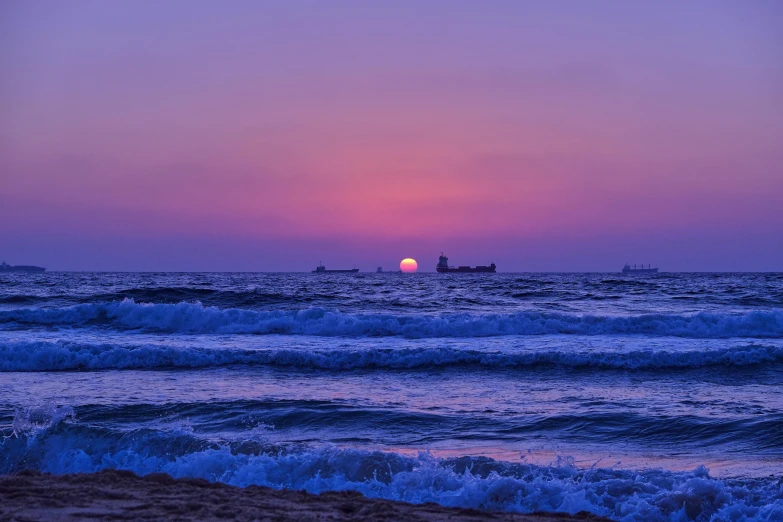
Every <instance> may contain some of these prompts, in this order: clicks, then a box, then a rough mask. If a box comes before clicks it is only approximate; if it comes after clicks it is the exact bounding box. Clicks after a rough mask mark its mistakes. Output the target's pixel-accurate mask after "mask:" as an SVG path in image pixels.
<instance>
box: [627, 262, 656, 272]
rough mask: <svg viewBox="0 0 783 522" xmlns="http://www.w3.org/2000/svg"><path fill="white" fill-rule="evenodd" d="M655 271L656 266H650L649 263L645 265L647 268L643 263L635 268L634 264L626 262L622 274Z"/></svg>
mask: <svg viewBox="0 0 783 522" xmlns="http://www.w3.org/2000/svg"><path fill="white" fill-rule="evenodd" d="M657 272H658V268H657V267H656V268H652V267H651V265H647V268H645V267H644V265H639V267H638V268H637V266H636V265H633V266H631V265H629V264H628V263H626V264H625V266H624V267H623V274H655V273H657Z"/></svg>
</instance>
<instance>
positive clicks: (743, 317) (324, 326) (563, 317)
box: [0, 299, 783, 338]
mask: <svg viewBox="0 0 783 522" xmlns="http://www.w3.org/2000/svg"><path fill="white" fill-rule="evenodd" d="M0 324H5V325H10V326H14V325H16V326H19V327H27V326H30V325H42V326H67V327H83V326H96V325H100V326H106V327H112V328H118V329H126V330H127V329H131V330H132V329H137V330H146V331H158V332H173V333H236V334H242V333H244V334H261V335H263V334H288V335H318V336H346V337H357V336H402V337H408V338H432V337H490V336H502V335H541V334H579V335H601V334H630V335H648V336H677V337H691V338H730V337H755V338H780V337H783V310H772V311H753V312H748V313H741V314H726V313H707V312H701V313H697V314H692V315H666V314H648V315H637V316H600V315H570V314H559V313H540V312H517V313H510V314H443V315H423V314H418V315H392V314H347V313H341V312H339V311H336V310H326V309H323V308H309V309H305V310H299V311H283V310H273V311H253V310H243V309H220V308H217V307H205V306H203V305H202V304H200V303H186V302H181V303H178V304H141V303H136V302H135V301H133V300H131V299H125V300H123V301H118V302H111V303H97V304H82V305H75V306H70V307H65V308H54V309H32V308H28V309H16V310H4V311H0Z"/></svg>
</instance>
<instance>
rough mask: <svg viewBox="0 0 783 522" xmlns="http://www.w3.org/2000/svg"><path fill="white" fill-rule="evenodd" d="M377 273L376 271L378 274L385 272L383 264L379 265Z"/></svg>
mask: <svg viewBox="0 0 783 522" xmlns="http://www.w3.org/2000/svg"><path fill="white" fill-rule="evenodd" d="M375 273H376V274H381V273H383V267H382V266H379V267H378V269H377V270H376V271H375Z"/></svg>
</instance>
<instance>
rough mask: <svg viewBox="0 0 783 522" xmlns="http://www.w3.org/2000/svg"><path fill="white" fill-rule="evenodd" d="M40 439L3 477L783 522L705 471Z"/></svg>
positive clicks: (16, 453) (762, 483)
mask: <svg viewBox="0 0 783 522" xmlns="http://www.w3.org/2000/svg"><path fill="white" fill-rule="evenodd" d="M19 415H24V414H19ZM36 430H37V431H36V435H35V436H34V437H30V436H27V435H26V434H24V433H22V434H20V436H19V437H18V438H7V439H5V440H3V441H2V442H0V449H2V452H0V453H1V454H2V457H1V458H0V472H4V473H8V472H12V471H16V470H18V469H21V468H34V469H38V470H40V471H44V472H49V473H55V474H62V473H85V472H95V471H99V470H101V469H106V468H118V469H127V470H131V471H134V472H136V473H139V474H148V473H152V472H165V473H168V474H170V475H172V476H174V477H200V478H204V479H207V480H210V481H220V482H225V483H228V484H232V485H236V486H248V485H252V484H257V485H264V486H271V487H274V488H291V489H304V490H307V491H310V492H313V493H320V492H323V491H328V490H356V491H360V492H362V493H363V494H365V495H367V496H370V497H377V498H387V499H393V500H402V501H407V502H416V503H420V502H437V503H439V504H442V505H445V506H453V507H470V508H478V509H488V510H500V511H513V512H523V513H524V512H532V511H564V512H569V513H576V512H579V511H589V512H591V513H595V514H599V515H604V516H607V517H610V518H612V519H615V520H622V521H649V520H652V521H655V520H662V521H682V520H747V521H770V520H781V519H782V518H783V486H781V484H780V483H779V482H778V481H776V479H774V478H767V479H750V478H747V479H717V478H714V477H711V476H710V475H709V472H708V471H707V469H705V468H703V467H700V468H697V469H695V470H694V471H692V472H671V471H664V470H639V471H629V470H618V469H602V468H598V467H594V468H591V469H580V468H577V467H575V466H573V464H572V463H571V461H570V460H569V459H562V460H561V461H560V462H559V464H558V465H554V466H536V465H530V464H520V463H517V464H512V463H505V462H497V461H493V460H491V459H486V458H470V457H462V458H456V459H454V458H453V459H440V458H436V457H434V456H432V455H430V454H427V453H421V454H419V455H418V457H410V456H404V455H400V454H396V453H390V452H380V451H363V450H358V449H340V448H335V447H306V448H299V449H293V450H282V449H280V448H277V449H270V450H266V451H260V452H254V453H241V452H238V451H235V450H232V449H231V448H230V447H228V446H215V445H214V444H212V445H204V444H198V443H197V442H196V441H194V440H192V437H191V436H189V435H188V434H187V433H185V434H179V433H165V432H160V433H158V432H155V433H149V432H146V433H142V432H140V433H137V434H136V435H134V436H132V437H128V436H120V435H118V434H113V435H112V434H107V433H106V432H102V433H100V434H98V433H91V432H90V431H89V429H88V428H85V427H83V428H82V429H68V426H67V425H63V424H62V422H60V421H57V422H55V421H52V422H51V424H50V427H49V428H48V433H43V434H41V433H40V432H39V430H40V428H36ZM183 438H184V439H183ZM169 439H172V440H169ZM179 439H183V440H184V441H185V442H184V443H181V442H179V441H178V440H179ZM188 439H190V441H189V442H188Z"/></svg>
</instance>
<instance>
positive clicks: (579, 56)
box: [0, 0, 783, 271]
mask: <svg viewBox="0 0 783 522" xmlns="http://www.w3.org/2000/svg"><path fill="white" fill-rule="evenodd" d="M0 71H2V76H0V259H5V260H6V261H8V262H9V263H12V264H13V263H17V264H22V263H35V264H42V265H44V266H47V267H48V268H49V269H52V270H253V271H255V270H258V271H267V270H268V271H276V270H309V269H313V268H314V267H315V265H316V264H317V263H318V261H319V260H320V261H323V262H324V264H326V265H327V267H334V268H339V267H343V266H348V267H350V266H353V265H354V264H355V265H356V266H358V267H360V268H361V269H363V270H374V268H375V267H376V266H378V265H382V266H384V268H387V269H390V268H395V267H396V266H397V264H398V263H399V261H400V260H401V259H402V258H403V257H408V256H410V257H414V258H415V259H417V260H418V262H419V270H420V271H422V270H425V271H432V270H434V266H435V264H436V263H437V257H438V255H439V254H440V251H441V250H443V251H445V252H446V253H447V254H448V255H449V257H450V259H451V261H452V262H454V263H455V264H468V263H470V264H477V263H479V264H484V263H488V262H489V261H492V260H494V261H495V262H496V263H498V268H499V270H501V271H527V270H530V271H547V270H558V271H560V270H564V271H613V270H619V269H620V268H621V267H622V264H623V263H625V262H626V261H627V262H631V263H642V262H644V263H653V264H656V263H657V264H658V265H659V266H660V267H661V268H662V269H663V270H686V271H687V270H783V210H782V209H783V2H779V1H739V0H738V1H733V2H721V1H709V2H699V1H693V2H673V1H672V2H668V1H661V2H619V1H611V2H601V1H591V2H578V1H553V2H543V1H541V2H519V1H511V0H509V1H478V0H475V1H470V2H463V1H453V0H450V1H430V0H428V1H423V2H422V1H394V2H392V1H389V2H364V1H352V2H348V1H330V2H323V1H312V2H306V1H280V2H257V1H248V2H242V1H236V0H235V1H231V2H214V1H205V2H196V1H174V0H169V1H165V2H159V1H144V0H140V1H125V2H105V1H52V2H42V1H16V0H6V1H4V2H0Z"/></svg>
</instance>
